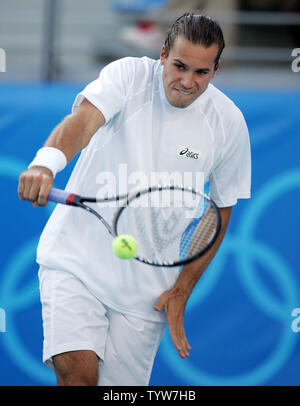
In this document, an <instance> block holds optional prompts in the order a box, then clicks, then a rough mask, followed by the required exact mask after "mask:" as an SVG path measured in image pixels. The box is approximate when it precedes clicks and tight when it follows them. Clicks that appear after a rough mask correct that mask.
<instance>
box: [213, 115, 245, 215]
mask: <svg viewBox="0 0 300 406" xmlns="http://www.w3.org/2000/svg"><path fill="white" fill-rule="evenodd" d="M226 132H227V134H225V141H224V146H223V151H222V153H221V154H220V155H221V156H220V159H219V160H218V162H216V163H215V165H214V167H213V170H212V173H211V176H210V194H211V198H212V199H213V200H214V201H215V203H216V204H217V206H219V207H228V206H233V205H235V204H236V203H237V200H238V199H248V198H250V196H251V151H250V141H249V132H248V128H247V125H246V122H245V120H244V117H243V115H242V113H241V112H240V111H239V110H238V114H236V115H235V119H234V122H233V124H232V125H231V126H229V127H228V128H227V130H226Z"/></svg>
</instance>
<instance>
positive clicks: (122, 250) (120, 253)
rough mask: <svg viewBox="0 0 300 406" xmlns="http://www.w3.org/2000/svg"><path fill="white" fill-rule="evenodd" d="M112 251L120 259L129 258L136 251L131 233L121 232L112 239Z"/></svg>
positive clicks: (134, 240) (135, 243)
mask: <svg viewBox="0 0 300 406" xmlns="http://www.w3.org/2000/svg"><path fill="white" fill-rule="evenodd" d="M112 246H113V251H114V253H115V254H116V256H117V257H119V258H121V259H129V258H132V257H134V256H135V254H136V253H137V242H136V239H135V238H134V237H132V235H127V234H121V235H118V236H117V237H116V238H115V239H114V240H113V244H112Z"/></svg>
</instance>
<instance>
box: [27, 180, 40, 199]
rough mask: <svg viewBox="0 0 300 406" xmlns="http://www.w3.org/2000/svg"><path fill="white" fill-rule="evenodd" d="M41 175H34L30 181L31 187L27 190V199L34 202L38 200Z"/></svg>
mask: <svg viewBox="0 0 300 406" xmlns="http://www.w3.org/2000/svg"><path fill="white" fill-rule="evenodd" d="M41 182H42V177H41V176H40V175H36V176H35V177H34V178H33V180H32V183H31V188H30V190H29V195H28V200H30V201H31V202H35V201H37V200H38V196H39V191H40V187H41Z"/></svg>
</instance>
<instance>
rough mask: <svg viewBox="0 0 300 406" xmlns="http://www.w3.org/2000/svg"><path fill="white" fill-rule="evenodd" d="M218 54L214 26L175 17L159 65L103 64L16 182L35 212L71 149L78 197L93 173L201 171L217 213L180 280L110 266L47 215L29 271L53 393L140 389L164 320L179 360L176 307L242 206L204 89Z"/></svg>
mask: <svg viewBox="0 0 300 406" xmlns="http://www.w3.org/2000/svg"><path fill="white" fill-rule="evenodd" d="M223 48H224V39H223V34H222V31H221V29H220V27H219V25H218V24H217V23H216V22H214V21H213V20H212V19H210V18H209V17H205V16H201V15H193V14H192V13H186V14H184V15H183V16H181V17H180V18H178V19H177V20H176V21H175V23H174V24H173V26H172V27H171V29H170V31H169V34H168V36H167V38H166V41H165V44H164V45H163V46H162V49H161V55H160V60H159V61H154V60H152V59H149V58H146V57H144V58H123V59H120V60H118V61H115V62H113V63H111V64H109V65H108V66H106V67H105V68H104V69H103V70H102V72H101V73H100V76H99V78H98V79H97V80H95V81H94V82H92V83H90V84H89V85H88V86H87V87H86V88H85V89H84V90H83V92H81V93H80V94H79V95H78V96H77V98H76V100H75V103H74V106H73V112H72V114H71V115H69V116H67V117H66V118H65V119H64V120H63V121H62V122H61V123H60V124H59V125H58V126H57V127H56V128H55V129H54V131H53V132H52V134H51V135H50V137H49V138H48V140H47V141H46V143H45V146H44V148H42V149H40V150H39V151H38V153H37V156H36V158H35V159H34V161H33V162H32V163H31V164H30V166H29V169H28V170H27V171H25V172H23V173H22V174H21V175H20V181H19V188H18V192H19V196H20V198H21V199H24V200H29V201H32V202H33V205H34V206H38V205H39V206H44V205H45V204H47V195H48V193H49V190H50V188H51V186H52V183H53V178H54V176H55V174H56V172H57V171H59V170H62V169H63V168H64V166H65V165H66V163H67V162H69V161H70V160H71V159H72V158H73V157H74V156H75V155H76V154H77V153H78V152H79V151H82V152H81V155H80V157H79V159H78V162H77V164H76V167H75V168H74V171H73V173H72V175H71V178H70V180H69V182H68V185H67V189H68V190H70V191H72V192H74V193H79V194H83V195H91V196H93V195H96V194H97V191H98V190H99V187H100V186H99V185H100V184H101V183H103V178H102V177H101V174H102V173H103V172H105V173H114V174H115V175H116V176H117V171H118V167H119V165H120V163H122V164H123V165H125V164H126V169H127V171H128V174H131V173H136V172H137V171H139V172H140V173H144V174H146V175H148V176H149V175H151V173H153V172H154V171H155V172H159V171H167V172H169V173H170V172H172V171H174V170H177V171H178V170H180V171H181V173H182V174H183V173H187V172H189V173H196V172H202V173H203V174H204V181H205V183H206V184H207V185H208V184H209V188H210V194H211V196H212V198H213V199H214V200H215V202H216V203H217V205H218V206H219V207H220V212H221V218H222V229H221V233H220V236H219V237H218V239H217V241H216V242H215V244H214V245H213V247H212V248H211V249H210V250H209V251H208V253H206V254H205V255H204V256H203V257H201V258H200V259H199V260H197V261H196V262H194V263H193V264H189V265H186V266H184V267H183V268H182V270H181V272H180V273H179V270H174V272H173V270H172V272H170V270H164V269H162V270H160V271H159V272H158V271H157V269H153V268H152V267H150V266H147V265H143V264H140V263H137V261H123V262H122V261H120V260H118V259H117V258H115V257H114V255H112V254H111V238H110V236H109V235H108V233H107V231H106V230H104V229H103V230H102V231H101V227H99V225H98V224H95V222H94V220H93V219H92V217H93V216H90V215H88V214H87V213H85V212H84V211H81V210H76V209H72V208H70V207H66V206H62V205H58V206H57V207H56V209H55V211H54V213H53V214H52V216H51V218H50V220H49V222H48V224H47V225H46V228H45V230H44V232H43V234H42V236H41V240H40V243H39V247H38V253H37V262H38V263H39V264H40V270H39V277H40V290H41V301H42V305H43V323H44V355H43V359H44V362H46V363H47V365H49V367H51V368H54V370H55V372H56V375H57V380H58V384H59V385H97V384H98V385H147V384H148V382H149V379H150V374H151V370H152V364H153V360H154V357H155V354H156V351H157V348H158V345H159V342H160V340H161V337H162V335H163V332H164V328H165V325H166V322H167V323H168V325H169V332H170V336H171V338H172V340H173V343H174V345H175V347H176V349H177V351H178V354H179V355H180V356H181V357H182V358H185V357H187V356H188V355H189V351H190V349H191V348H190V345H189V343H188V340H187V338H186V334H185V330H184V324H183V321H184V311H185V306H186V303H187V300H188V298H189V296H190V294H191V292H192V290H193V288H194V286H195V284H196V283H197V281H198V280H199V278H200V276H201V274H202V273H203V272H204V270H205V269H206V267H207V266H208V264H209V263H210V262H211V260H212V258H213V257H214V255H215V253H216V251H217V249H218V247H219V245H220V243H221V241H222V239H223V237H224V234H225V231H226V228H227V226H228V223H229V219H230V215H231V211H232V206H233V205H235V204H236V202H237V199H239V198H249V197H250V147H249V136H248V131H247V127H246V124H245V121H244V118H243V116H242V114H241V112H240V111H239V109H238V108H237V107H236V106H235V105H234V103H233V102H232V101H231V100H229V99H228V98H227V97H226V96H225V95H224V94H223V93H222V92H220V91H219V90H217V89H216V88H215V87H214V86H212V85H211V84H210V81H211V79H212V78H213V77H214V76H215V74H216V72H217V71H218V68H219V59H220V56H221V53H222V50H223ZM182 146H184V147H187V148H190V149H191V150H194V151H198V153H199V159H197V160H196V159H188V158H187V157H183V156H182V155H180V154H179V153H178V148H180V147H181V148H182ZM192 186H197V185H192ZM104 210H105V209H104ZM108 210H109V209H108ZM108 213H109V211H108ZM96 223H97V222H96Z"/></svg>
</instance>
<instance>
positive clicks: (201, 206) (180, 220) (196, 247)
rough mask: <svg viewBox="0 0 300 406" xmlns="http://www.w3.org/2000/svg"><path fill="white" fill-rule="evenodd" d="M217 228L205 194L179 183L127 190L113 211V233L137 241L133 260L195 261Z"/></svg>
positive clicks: (213, 206) (211, 241) (168, 263)
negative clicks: (119, 205) (129, 191)
mask: <svg viewBox="0 0 300 406" xmlns="http://www.w3.org/2000/svg"><path fill="white" fill-rule="evenodd" d="M220 229H221V216H220V212H219V209H218V207H217V205H216V204H215V203H214V201H213V200H212V199H211V198H210V197H209V196H207V195H206V194H204V193H202V192H200V191H197V190H195V189H192V188H184V187H182V186H155V187H150V188H148V189H144V190H141V191H138V192H136V193H131V194H129V195H128V196H127V198H126V201H125V203H124V202H123V204H122V206H121V207H119V208H118V209H117V211H116V212H115V215H114V218H113V222H112V230H113V233H114V234H115V235H119V234H130V235H132V236H133V237H134V238H135V239H136V240H137V242H138V252H137V255H136V256H135V257H134V259H136V260H137V261H140V262H142V263H145V264H149V265H152V266H158V267H176V266H181V265H185V264H188V263H191V262H193V261H195V260H196V259H198V258H200V257H201V256H202V255H203V254H205V253H206V252H207V251H208V250H209V249H210V248H211V246H212V245H213V244H214V242H215V241H216V239H217V237H218V235H219V233H220Z"/></svg>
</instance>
